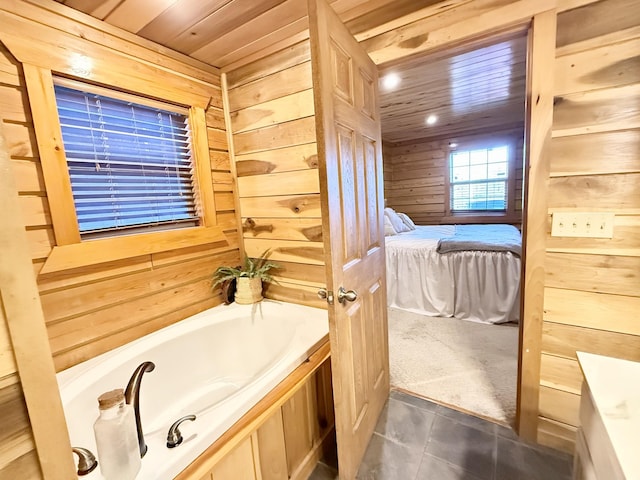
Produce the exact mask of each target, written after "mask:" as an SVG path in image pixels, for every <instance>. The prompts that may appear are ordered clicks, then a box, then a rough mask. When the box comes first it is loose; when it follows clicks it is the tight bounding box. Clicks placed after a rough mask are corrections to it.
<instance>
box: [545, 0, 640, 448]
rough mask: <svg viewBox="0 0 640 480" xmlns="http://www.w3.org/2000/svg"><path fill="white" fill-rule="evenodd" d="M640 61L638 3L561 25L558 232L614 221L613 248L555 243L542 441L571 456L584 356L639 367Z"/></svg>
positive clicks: (587, 242) (581, 13)
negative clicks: (568, 222)
mask: <svg viewBox="0 0 640 480" xmlns="http://www.w3.org/2000/svg"><path fill="white" fill-rule="evenodd" d="M595 19H598V20H597V21H595ZM638 52H640V1H638V0H632V1H623V0H607V1H600V2H597V3H593V4H591V5H587V6H585V7H582V8H578V9H575V10H571V11H568V12H565V13H562V14H560V15H559V16H558V36H557V49H556V60H555V79H556V80H555V93H554V94H555V96H556V100H555V107H554V121H553V140H552V158H551V174H550V176H551V178H550V181H549V192H548V199H549V204H548V205H549V215H550V216H549V225H550V222H551V214H552V213H553V212H558V211H568V212H573V211H575V212H591V211H602V212H611V213H614V214H615V228H614V237H613V238H612V239H610V240H609V239H582V238H561V237H551V236H550V234H549V235H548V236H547V242H546V251H547V256H546V266H545V270H546V281H545V295H544V326H543V337H542V357H541V371H540V416H539V426H538V440H539V441H540V442H541V443H544V444H547V445H551V446H554V447H557V448H564V449H567V450H571V449H572V448H573V442H574V435H575V427H576V425H577V422H578V405H579V402H580V385H581V381H582V375H581V372H580V369H579V367H578V363H577V360H576V350H578V351H585V352H591V353H596V354H601V355H608V356H612V357H618V358H625V359H629V360H634V361H640V321H639V320H638V318H637V312H639V311H640V58H639V57H638ZM549 232H550V227H549Z"/></svg>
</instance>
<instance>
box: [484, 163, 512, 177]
mask: <svg viewBox="0 0 640 480" xmlns="http://www.w3.org/2000/svg"><path fill="white" fill-rule="evenodd" d="M506 176H507V164H506V163H490V164H489V165H487V178H505V177H506Z"/></svg>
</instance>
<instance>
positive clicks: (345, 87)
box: [309, 0, 389, 480]
mask: <svg viewBox="0 0 640 480" xmlns="http://www.w3.org/2000/svg"><path fill="white" fill-rule="evenodd" d="M309 22H310V25H309V28H310V33H311V57H312V68H313V82H314V83H313V86H314V96H315V107H316V111H315V113H316V130H317V141H318V157H319V162H320V181H321V196H322V219H323V235H324V247H325V260H326V265H327V290H329V291H330V292H333V295H332V296H333V302H331V298H329V299H328V300H329V329H330V331H329V334H330V339H331V365H332V369H333V389H334V404H335V409H336V436H337V443H338V463H339V471H340V479H341V480H347V479H349V480H351V479H353V478H355V475H356V472H357V469H358V466H359V464H360V461H361V460H362V456H363V454H364V451H365V449H366V447H367V444H368V442H369V438H370V437H371V435H372V433H373V429H374V427H375V424H376V422H377V420H378V416H379V415H380V411H381V410H382V407H383V406H384V404H385V401H386V399H387V396H388V393H389V353H388V341H387V302H386V285H385V257H384V229H383V208H384V198H383V195H384V192H383V181H382V151H381V147H382V144H381V137H380V118H379V113H378V87H377V83H378V74H377V68H376V66H375V64H374V63H373V62H372V61H371V59H370V58H369V56H368V55H367V54H366V53H365V51H364V50H363V49H362V48H361V47H360V45H359V44H358V42H357V41H356V40H355V39H354V38H353V37H352V36H351V34H350V33H349V31H348V30H347V29H346V27H345V26H344V25H343V24H342V23H341V21H340V19H339V18H338V16H337V15H336V14H335V13H334V12H333V10H332V9H331V7H329V6H328V4H327V3H326V1H325V0H309ZM341 288H344V290H346V291H347V292H350V291H353V292H355V293H356V294H357V297H356V298H355V299H351V300H349V299H347V298H343V299H342V301H340V294H339V291H340V289H341ZM348 296H349V294H347V297H348Z"/></svg>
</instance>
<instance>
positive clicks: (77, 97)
mask: <svg viewBox="0 0 640 480" xmlns="http://www.w3.org/2000/svg"><path fill="white" fill-rule="evenodd" d="M87 90H89V91H83V90H78V89H75V88H70V87H68V86H66V85H61V84H56V85H55V95H56V103H57V107H58V115H59V117H60V125H61V127H62V139H63V143H64V150H65V154H66V159H67V165H68V167H69V177H70V179H71V189H72V192H73V201H74V204H75V209H76V215H77V219H78V225H79V229H80V234H81V237H82V238H92V237H99V236H110V235H119V234H128V233H135V232H136V231H138V230H144V231H147V230H149V229H169V228H178V227H183V226H193V225H197V223H198V214H197V209H196V202H195V193H194V179H193V162H192V154H191V139H190V134H189V125H188V117H187V115H186V111H179V107H173V106H171V105H164V104H161V105H151V103H152V102H150V105H143V104H138V103H135V102H134V101H130V100H129V99H128V98H127V96H125V95H122V94H119V93H118V94H117V95H114V96H113V97H110V96H109V95H108V94H107V95H105V94H102V92H101V93H100V94H98V93H95V91H93V87H91V88H88V89H87ZM153 103H155V102H153ZM163 107H166V109H164V108H163ZM174 108H175V110H174Z"/></svg>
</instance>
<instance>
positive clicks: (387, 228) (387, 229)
mask: <svg viewBox="0 0 640 480" xmlns="http://www.w3.org/2000/svg"><path fill="white" fill-rule="evenodd" d="M397 234H398V232H396V231H395V229H394V228H393V225H392V224H391V221H390V220H389V219H388V218H387V216H386V215H385V216H384V236H385V237H388V236H390V235H397Z"/></svg>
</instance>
